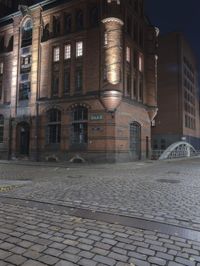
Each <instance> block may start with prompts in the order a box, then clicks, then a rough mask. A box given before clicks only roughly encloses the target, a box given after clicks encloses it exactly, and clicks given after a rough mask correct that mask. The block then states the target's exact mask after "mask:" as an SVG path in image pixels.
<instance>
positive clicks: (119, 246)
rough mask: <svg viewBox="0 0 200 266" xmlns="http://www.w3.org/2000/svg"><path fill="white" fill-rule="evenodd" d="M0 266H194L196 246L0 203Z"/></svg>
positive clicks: (199, 254) (199, 250)
mask: <svg viewBox="0 0 200 266" xmlns="http://www.w3.org/2000/svg"><path fill="white" fill-rule="evenodd" d="M113 222H114V221H113ZM0 265H1V266H4V265H9V266H12V265H22V266H44V265H56V266H72V265H83V266H97V265H99V266H100V265H101V266H103V265H104V266H106V265H110V266H114V265H115V266H123V265H124V266H126V265H127V266H128V265H129V266H132V265H136V266H143V265H144V266H146V265H147V266H150V265H168V266H180V265H186V266H190V265H191V266H195V265H197V266H199V265H200V242H196V241H191V240H187V239H184V238H180V237H178V236H177V235H168V234H162V233H158V232H156V231H150V230H140V229H136V228H132V227H124V226H122V225H119V224H115V223H112V224H110V223H106V222H99V221H95V220H90V219H81V218H77V217H73V216H69V215H68V214H65V213H59V212H56V211H53V210H52V211H51V212H50V211H44V210H39V209H36V208H34V209H32V208H27V207H22V206H13V205H8V204H0Z"/></svg>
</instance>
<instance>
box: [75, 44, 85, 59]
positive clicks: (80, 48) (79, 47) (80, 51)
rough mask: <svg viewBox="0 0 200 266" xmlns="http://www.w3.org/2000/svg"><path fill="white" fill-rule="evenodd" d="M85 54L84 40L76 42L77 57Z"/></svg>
mask: <svg viewBox="0 0 200 266" xmlns="http://www.w3.org/2000/svg"><path fill="white" fill-rule="evenodd" d="M81 56H83V42H77V43H76V57H81Z"/></svg>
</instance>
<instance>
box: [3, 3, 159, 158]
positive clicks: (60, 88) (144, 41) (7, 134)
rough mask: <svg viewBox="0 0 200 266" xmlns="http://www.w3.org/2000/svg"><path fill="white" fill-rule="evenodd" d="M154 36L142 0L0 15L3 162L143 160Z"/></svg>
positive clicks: (151, 102) (38, 7)
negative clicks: (77, 158)
mask: <svg viewBox="0 0 200 266" xmlns="http://www.w3.org/2000/svg"><path fill="white" fill-rule="evenodd" d="M157 34H158V31H157V30H156V29H155V28H154V27H153V26H152V25H150V24H149V23H148V21H146V19H145V16H144V13H143V0H135V1H133V0H131V1H127V0H121V1H120V0H116V1H115V0H114V1H113V0H79V1H77V0H71V1H70V0H67V1H66V0H65V1H63V0H59V1H52V0H49V1H48V0H47V1H41V2H40V3H39V4H35V5H33V6H30V7H29V8H23V10H21V12H20V11H19V12H17V13H15V14H13V15H12V16H7V17H4V18H3V19H1V21H0V39H1V47H0V102H1V104H0V156H1V158H10V159H15V158H25V157H28V158H29V159H32V160H49V161H50V160H51V161H52V160H56V161H59V160H64V161H68V160H70V159H71V158H74V157H75V158H76V157H81V158H83V159H85V160H88V161H95V162H102V161H109V162H115V161H128V160H138V159H142V158H148V156H149V152H150V146H151V145H150V143H151V132H150V131H151V121H152V119H153V118H154V116H155V114H156V110H157V102H156V83H157V82H156V64H157V57H156V46H157Z"/></svg>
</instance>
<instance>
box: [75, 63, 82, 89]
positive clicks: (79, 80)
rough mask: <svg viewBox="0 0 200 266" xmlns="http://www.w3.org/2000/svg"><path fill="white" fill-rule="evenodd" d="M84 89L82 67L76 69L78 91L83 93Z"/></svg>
mask: <svg viewBox="0 0 200 266" xmlns="http://www.w3.org/2000/svg"><path fill="white" fill-rule="evenodd" d="M82 89H83V70H82V67H78V68H77V69H76V91H77V92H81V91H82Z"/></svg>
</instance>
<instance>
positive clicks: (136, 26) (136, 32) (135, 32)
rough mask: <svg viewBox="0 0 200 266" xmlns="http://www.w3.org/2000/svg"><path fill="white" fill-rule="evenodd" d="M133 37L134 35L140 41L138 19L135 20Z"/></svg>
mask: <svg viewBox="0 0 200 266" xmlns="http://www.w3.org/2000/svg"><path fill="white" fill-rule="evenodd" d="M133 37H134V40H135V41H136V42H137V41H138V23H137V21H134V29H133Z"/></svg>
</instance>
